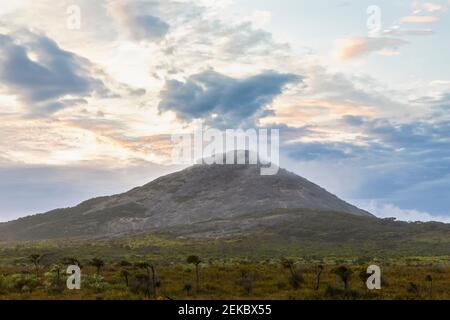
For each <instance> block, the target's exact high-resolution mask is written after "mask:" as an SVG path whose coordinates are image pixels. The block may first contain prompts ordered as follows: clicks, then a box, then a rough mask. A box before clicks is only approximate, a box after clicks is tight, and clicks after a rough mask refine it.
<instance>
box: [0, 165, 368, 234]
mask: <svg viewBox="0 0 450 320" xmlns="http://www.w3.org/2000/svg"><path fill="white" fill-rule="evenodd" d="M286 209H305V210H309V211H311V210H313V211H317V212H318V214H319V212H320V211H333V212H342V213H348V214H352V215H358V216H371V215H370V213H368V212H365V211H363V210H360V209H358V208H356V207H355V206H352V205H350V204H348V203H346V202H344V201H342V200H340V199H339V198H337V197H336V196H334V195H332V194H330V193H329V192H327V191H326V190H324V189H322V188H320V187H319V186H317V185H315V184H313V183H311V182H309V181H308V180H306V179H304V178H302V177H299V176H297V175H295V174H293V173H290V172H288V171H286V170H282V169H280V171H279V173H278V174H277V175H275V176H261V175H260V167H259V166H258V165H196V166H193V167H190V168H188V169H185V170H183V171H180V172H176V173H173V174H170V175H167V176H164V177H161V178H159V179H156V180H154V181H153V182H151V183H149V184H147V185H144V186H142V187H138V188H135V189H133V190H130V191H128V192H126V193H123V194H119V195H114V196H110V197H101V198H95V199H91V200H88V201H86V202H83V203H81V204H80V205H78V206H76V207H73V208H67V209H58V210H54V211H50V212H48V213H45V214H40V215H35V216H30V217H26V218H22V219H19V220H16V221H12V222H8V223H4V224H0V240H36V239H54V238H102V237H109V236H116V235H121V234H124V233H136V232H146V231H160V230H168V229H170V228H173V229H177V228H180V227H181V228H186V227H187V228H189V226H192V228H194V227H195V226H198V225H199V224H202V223H207V225H210V226H211V228H213V227H212V226H213V225H214V226H215V228H216V229H217V228H219V229H217V230H211V233H213V234H217V233H222V234H223V233H225V234H226V233H233V232H234V231H236V230H240V229H241V225H240V221H242V219H243V217H245V216H248V215H251V216H252V217H253V218H254V219H253V220H254V222H253V224H254V225H257V223H258V219H259V216H260V215H261V217H262V213H264V212H268V211H272V212H273V211H274V210H275V211H276V210H286ZM275 219H276V218H275ZM215 221H217V222H219V224H217V223H215V224H214V223H213V224H211V222H215ZM220 222H222V223H220ZM247 224H248V225H247V227H248V228H251V227H252V222H247ZM213 229H214V228H213ZM224 230H226V231H224ZM193 232H195V230H193ZM206 234H208V232H206Z"/></svg>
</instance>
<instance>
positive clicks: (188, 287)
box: [183, 283, 192, 296]
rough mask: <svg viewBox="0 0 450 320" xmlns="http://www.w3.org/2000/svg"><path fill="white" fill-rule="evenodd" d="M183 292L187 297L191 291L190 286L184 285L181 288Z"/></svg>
mask: <svg viewBox="0 0 450 320" xmlns="http://www.w3.org/2000/svg"><path fill="white" fill-rule="evenodd" d="M183 290H184V291H186V295H187V296H189V292H191V290H192V284H190V283H186V284H185V285H184V287H183Z"/></svg>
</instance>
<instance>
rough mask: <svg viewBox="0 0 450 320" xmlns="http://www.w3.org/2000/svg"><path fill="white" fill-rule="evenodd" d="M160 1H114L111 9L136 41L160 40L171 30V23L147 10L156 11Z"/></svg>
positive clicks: (112, 13) (128, 34) (113, 14)
mask: <svg viewBox="0 0 450 320" xmlns="http://www.w3.org/2000/svg"><path fill="white" fill-rule="evenodd" d="M158 5H159V3H158V2H136V3H134V2H129V1H128V2H113V3H112V4H111V5H110V7H109V10H110V12H111V15H112V16H113V17H114V18H116V19H117V20H118V21H119V23H120V24H121V26H122V27H123V28H125V30H126V32H127V36H128V37H129V38H130V39H131V40H134V41H159V40H161V39H163V38H164V37H165V36H166V34H167V33H168V32H169V30H170V25H169V24H168V23H166V22H165V21H163V20H162V19H161V18H159V17H158V16H155V15H151V14H147V13H146V12H148V11H149V10H150V11H156V9H157V7H158Z"/></svg>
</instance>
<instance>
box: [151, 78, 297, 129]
mask: <svg viewBox="0 0 450 320" xmlns="http://www.w3.org/2000/svg"><path fill="white" fill-rule="evenodd" d="M301 80H302V78H301V77H300V76H297V75H294V74H282V73H278V72H275V71H266V72H263V73H260V74H258V75H256V76H251V77H248V78H244V79H235V78H231V77H228V76H225V75H223V74H220V73H218V72H216V71H213V70H208V71H204V72H202V73H199V74H195V75H192V76H190V77H189V78H188V79H187V80H186V81H185V82H180V81H177V80H170V81H167V82H166V85H165V88H164V90H163V91H162V92H161V102H160V104H159V110H160V111H161V112H164V111H174V112H175V113H176V114H177V116H178V117H179V118H180V119H182V120H186V121H190V120H194V119H204V120H205V121H206V123H207V124H210V125H213V126H216V127H221V128H234V127H236V126H243V125H245V124H251V125H254V123H255V121H257V120H258V118H260V117H262V116H264V115H267V114H270V110H267V109H266V107H267V106H268V105H269V104H270V103H272V102H273V100H274V98H275V97H276V96H278V95H280V94H281V93H282V90H283V87H284V86H285V85H287V84H289V83H295V82H298V81H301Z"/></svg>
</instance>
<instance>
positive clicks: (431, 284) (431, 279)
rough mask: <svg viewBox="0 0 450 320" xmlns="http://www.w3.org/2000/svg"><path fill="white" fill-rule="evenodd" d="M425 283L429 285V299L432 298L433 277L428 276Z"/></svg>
mask: <svg viewBox="0 0 450 320" xmlns="http://www.w3.org/2000/svg"><path fill="white" fill-rule="evenodd" d="M425 281H427V282H429V283H430V298H432V297H433V277H432V276H431V274H429V275H427V276H426V277H425Z"/></svg>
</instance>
